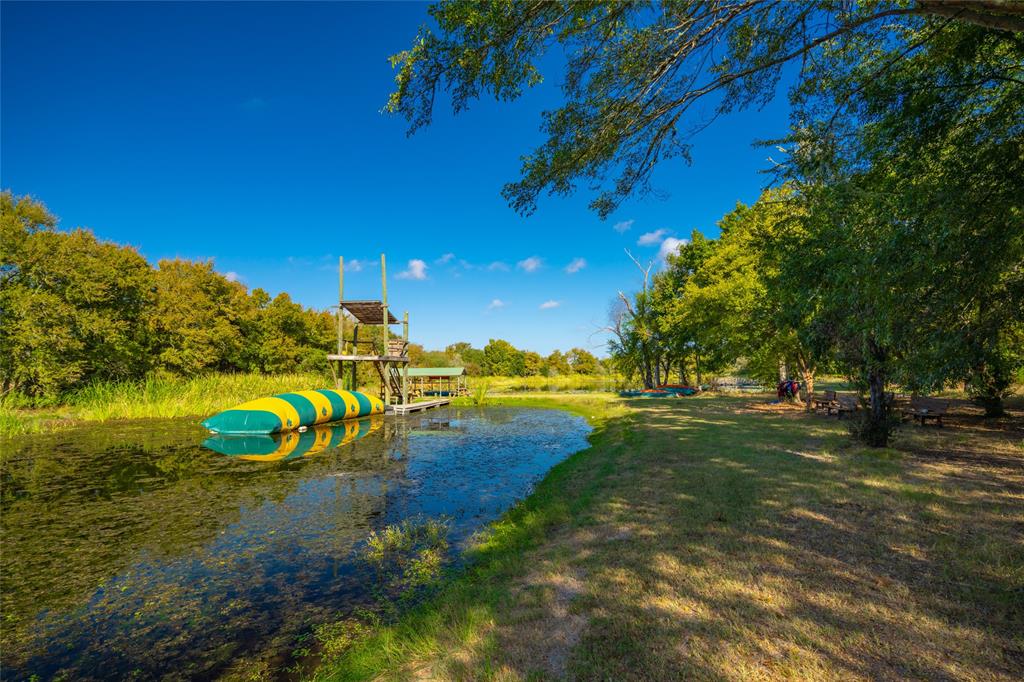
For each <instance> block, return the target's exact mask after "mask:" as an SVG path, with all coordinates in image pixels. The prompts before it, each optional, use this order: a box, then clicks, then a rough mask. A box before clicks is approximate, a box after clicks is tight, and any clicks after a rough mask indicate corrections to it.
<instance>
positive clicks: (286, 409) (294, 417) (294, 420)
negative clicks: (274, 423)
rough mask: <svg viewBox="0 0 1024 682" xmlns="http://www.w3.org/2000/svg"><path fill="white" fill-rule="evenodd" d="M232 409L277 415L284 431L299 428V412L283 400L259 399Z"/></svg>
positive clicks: (272, 398)
mask: <svg viewBox="0 0 1024 682" xmlns="http://www.w3.org/2000/svg"><path fill="white" fill-rule="evenodd" d="M231 409H233V410H262V411H264V412H270V413H271V414H275V415H277V418H278V419H280V420H281V430H282V431H287V430H289V429H294V428H298V426H299V412H298V410H296V409H295V408H294V407H292V404H291V403H289V402H288V401H287V400H282V399H281V398H274V397H270V398H257V399H256V400H250V401H249V402H247V403H242V404H241V405H239V406H238V407H233V408H231Z"/></svg>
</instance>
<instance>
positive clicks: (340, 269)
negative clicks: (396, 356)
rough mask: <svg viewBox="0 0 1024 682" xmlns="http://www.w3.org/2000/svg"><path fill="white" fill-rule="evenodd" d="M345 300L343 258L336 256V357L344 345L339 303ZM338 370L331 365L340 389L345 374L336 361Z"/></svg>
mask: <svg viewBox="0 0 1024 682" xmlns="http://www.w3.org/2000/svg"><path fill="white" fill-rule="evenodd" d="M344 300H345V258H344V257H343V256H338V355H342V354H343V353H342V351H343V350H344V344H345V311H344V309H343V308H342V307H341V302H342V301H344ZM338 369H339V370H340V371H338V372H334V365H333V363H332V364H331V372H333V373H334V387H335V388H339V389H340V388H341V382H342V378H343V375H344V374H345V363H343V362H341V361H340V360H339V361H338Z"/></svg>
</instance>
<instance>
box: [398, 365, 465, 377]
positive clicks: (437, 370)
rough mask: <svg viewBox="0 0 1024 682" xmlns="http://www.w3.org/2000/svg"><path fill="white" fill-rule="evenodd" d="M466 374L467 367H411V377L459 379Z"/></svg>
mask: <svg viewBox="0 0 1024 682" xmlns="http://www.w3.org/2000/svg"><path fill="white" fill-rule="evenodd" d="M465 373H466V368H465V367H410V368H409V376H411V377H459V376H462V375H463V374H465Z"/></svg>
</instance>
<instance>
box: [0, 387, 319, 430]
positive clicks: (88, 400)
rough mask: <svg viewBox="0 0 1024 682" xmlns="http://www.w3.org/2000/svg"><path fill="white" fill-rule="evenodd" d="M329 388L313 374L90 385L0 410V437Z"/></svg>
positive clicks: (195, 412)
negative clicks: (47, 403) (34, 404)
mask: <svg viewBox="0 0 1024 682" xmlns="http://www.w3.org/2000/svg"><path fill="white" fill-rule="evenodd" d="M329 383H330V382H329V381H328V380H327V379H325V378H324V377H323V376H321V375H319V374H278V375H264V374H212V375H208V376H203V377H195V378H192V379H181V378H176V377H171V376H166V377H151V378H149V379H146V380H145V381H141V382H120V383H96V384H92V385H90V386H88V387H86V388H84V389H82V390H80V391H77V392H75V393H71V394H68V395H66V396H64V397H63V398H62V399H60V400H59V401H55V402H56V403H57V404H56V405H54V406H51V407H42V408H19V407H12V406H11V405H10V404H6V405H0V436H15V435H19V434H23V433H36V432H40V431H50V430H54V429H59V428H61V427H63V426H67V425H69V424H74V423H76V422H82V421H100V422H102V421H107V420H111V419H142V418H151V417H187V416H199V415H209V414H213V413H215V412H219V411H221V410H223V409H226V408H228V407H231V406H232V405H236V404H238V403H240V402H243V401H246V400H252V399H253V398H259V397H261V396H266V395H273V394H274V393H284V392H287V391H299V390H305V389H309V388H314V387H322V386H327V385H328V384H329Z"/></svg>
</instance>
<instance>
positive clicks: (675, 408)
mask: <svg viewBox="0 0 1024 682" xmlns="http://www.w3.org/2000/svg"><path fill="white" fill-rule="evenodd" d="M750 404H751V399H749V398H735V399H729V398H712V399H694V400H689V401H682V400H673V401H665V402H661V401H658V402H655V401H632V402H631V404H630V406H631V408H632V410H633V412H632V413H631V414H629V415H627V416H624V417H618V418H615V419H612V420H610V421H609V422H608V423H607V424H605V426H604V427H603V428H601V429H600V432H599V433H598V434H596V435H595V439H594V447H593V448H592V449H591V450H589V451H586V452H585V453H582V454H581V455H579V456H577V457H576V458H573V459H572V460H570V461H569V462H567V463H565V464H564V465H563V468H562V469H561V470H559V471H558V472H556V474H555V476H554V477H553V478H552V479H550V480H549V481H546V482H545V486H546V487H545V486H542V487H541V488H540V489H539V493H540V495H541V500H540V501H535V504H539V505H540V507H539V509H543V508H544V505H545V504H547V503H550V502H551V501H552V500H554V499H557V500H558V503H559V505H561V508H562V512H561V513H560V514H558V515H556V517H550V518H547V519H546V521H545V523H548V524H558V527H557V530H555V531H553V532H552V531H551V530H550V528H549V530H548V531H547V535H546V536H545V534H544V532H543V531H538V532H537V533H536V534H534V535H532V536H531V539H530V541H529V542H525V543H523V544H521V545H519V546H518V548H517V549H516V551H521V552H525V554H524V555H522V556H519V557H517V556H515V553H514V552H509V551H507V550H508V548H507V547H506V548H504V549H503V550H501V551H499V552H497V553H496V554H495V555H494V557H493V558H495V559H496V560H498V561H499V563H500V564H501V566H499V567H497V568H495V567H494V566H491V567H490V568H484V569H477V570H478V571H479V572H478V573H477V574H475V575H474V574H470V575H468V576H467V577H466V578H465V579H464V580H463V581H462V585H461V587H458V588H457V589H456V590H455V591H454V592H448V593H447V594H443V595H442V598H441V600H440V601H438V602H437V603H436V604H434V605H432V606H430V607H428V608H427V609H426V610H425V611H424V612H423V613H421V614H420V616H419V619H418V620H417V619H412V620H410V621H409V622H408V624H407V627H410V628H417V627H420V628H422V629H421V630H420V631H421V632H423V633H424V636H426V637H428V638H429V641H424V642H420V644H419V648H417V647H416V646H412V647H409V646H404V645H400V644H396V642H398V641H399V640H401V638H402V637H403V636H407V635H408V632H405V633H404V635H403V630H402V628H401V627H400V628H398V629H397V630H395V631H392V633H391V635H392V636H393V638H392V640H391V643H392V645H393V648H392V649H390V651H389V650H388V649H387V648H386V647H385V648H381V647H376V648H373V647H371V648H368V649H364V650H363V651H362V654H361V655H362V656H363V663H364V664H366V667H364V668H363V670H364V672H368V671H369V670H371V669H375V670H376V671H377V672H379V671H380V670H381V666H380V664H381V662H382V661H381V660H379V658H378V660H376V661H374V660H371V659H373V657H375V656H376V657H385V658H390V659H391V662H390V663H388V664H387V665H385V666H383V668H384V669H385V670H388V669H390V672H391V673H392V674H394V675H396V676H398V677H407V676H410V675H414V676H417V677H426V678H429V677H436V678H446V679H480V678H494V679H545V678H563V677H568V678H574V679H617V680H618V679H635V680H641V679H642V680H649V679H681V678H682V679H685V678H702V679H737V678H749V677H797V678H801V679H808V678H816V679H820V678H842V679H849V678H906V677H913V678H927V679H952V678H957V679H1019V678H1020V676H1021V674H1022V673H1024V639H1022V635H1021V633H1022V632H1024V608H1022V605H1024V591H1022V589H1024V500H1022V496H1021V494H1020V491H1021V486H1022V485H1024V467H1022V462H1024V451H1022V450H1021V448H1020V446H1019V444H1018V443H1016V442H1015V441H1014V440H1013V436H1012V433H1015V431H1013V430H1012V429H1011V431H1010V433H1011V436H1010V437H1007V432H1006V430H1005V429H994V430H989V431H985V430H983V429H980V428H978V427H976V426H974V427H972V426H971V425H970V424H969V423H966V422H965V423H964V424H961V425H959V426H957V427H955V428H947V429H944V430H942V431H938V430H914V429H908V430H907V431H906V432H905V434H904V437H903V438H902V439H901V440H900V441H898V443H899V446H900V448H902V449H888V450H881V451H869V450H864V449H861V448H857V447H854V446H852V445H850V444H849V442H848V439H847V438H846V436H845V429H844V427H843V426H842V425H840V424H837V423H836V421H834V420H826V419H825V418H824V417H821V416H811V415H806V414H803V413H800V412H798V411H780V412H776V413H766V412H758V411H757V410H751V409H748V408H749V406H750ZM968 421H969V420H968ZM954 446H955V447H954ZM935 453H947V454H951V456H947V457H944V458H942V457H937V456H936V454H935ZM544 500H547V502H545V501H544ZM527 507H529V505H527ZM513 516H514V515H513ZM542 541H543V542H542ZM482 560H483V562H484V564H485V565H486V562H487V561H488V557H487V555H486V552H485V554H484V555H482ZM479 581H485V582H486V581H489V582H487V585H486V587H484V586H483V585H482V584H481V583H480V582H479ZM467 614H469V615H467ZM431 618H433V619H435V620H434V621H433V622H432V626H430V627H423V626H424V623H425V622H430V619H431ZM446 619H447V621H451V622H447V621H446ZM442 621H446V622H444V624H443V625H441V624H440V623H441V622H442ZM410 661H412V662H410ZM358 669H359V666H355V667H350V668H348V672H349V673H351V676H352V677H358V676H359V675H358V673H357V671H358ZM339 670H340V669H339ZM341 676H343V677H349V676H350V675H348V674H344V675H341Z"/></svg>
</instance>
